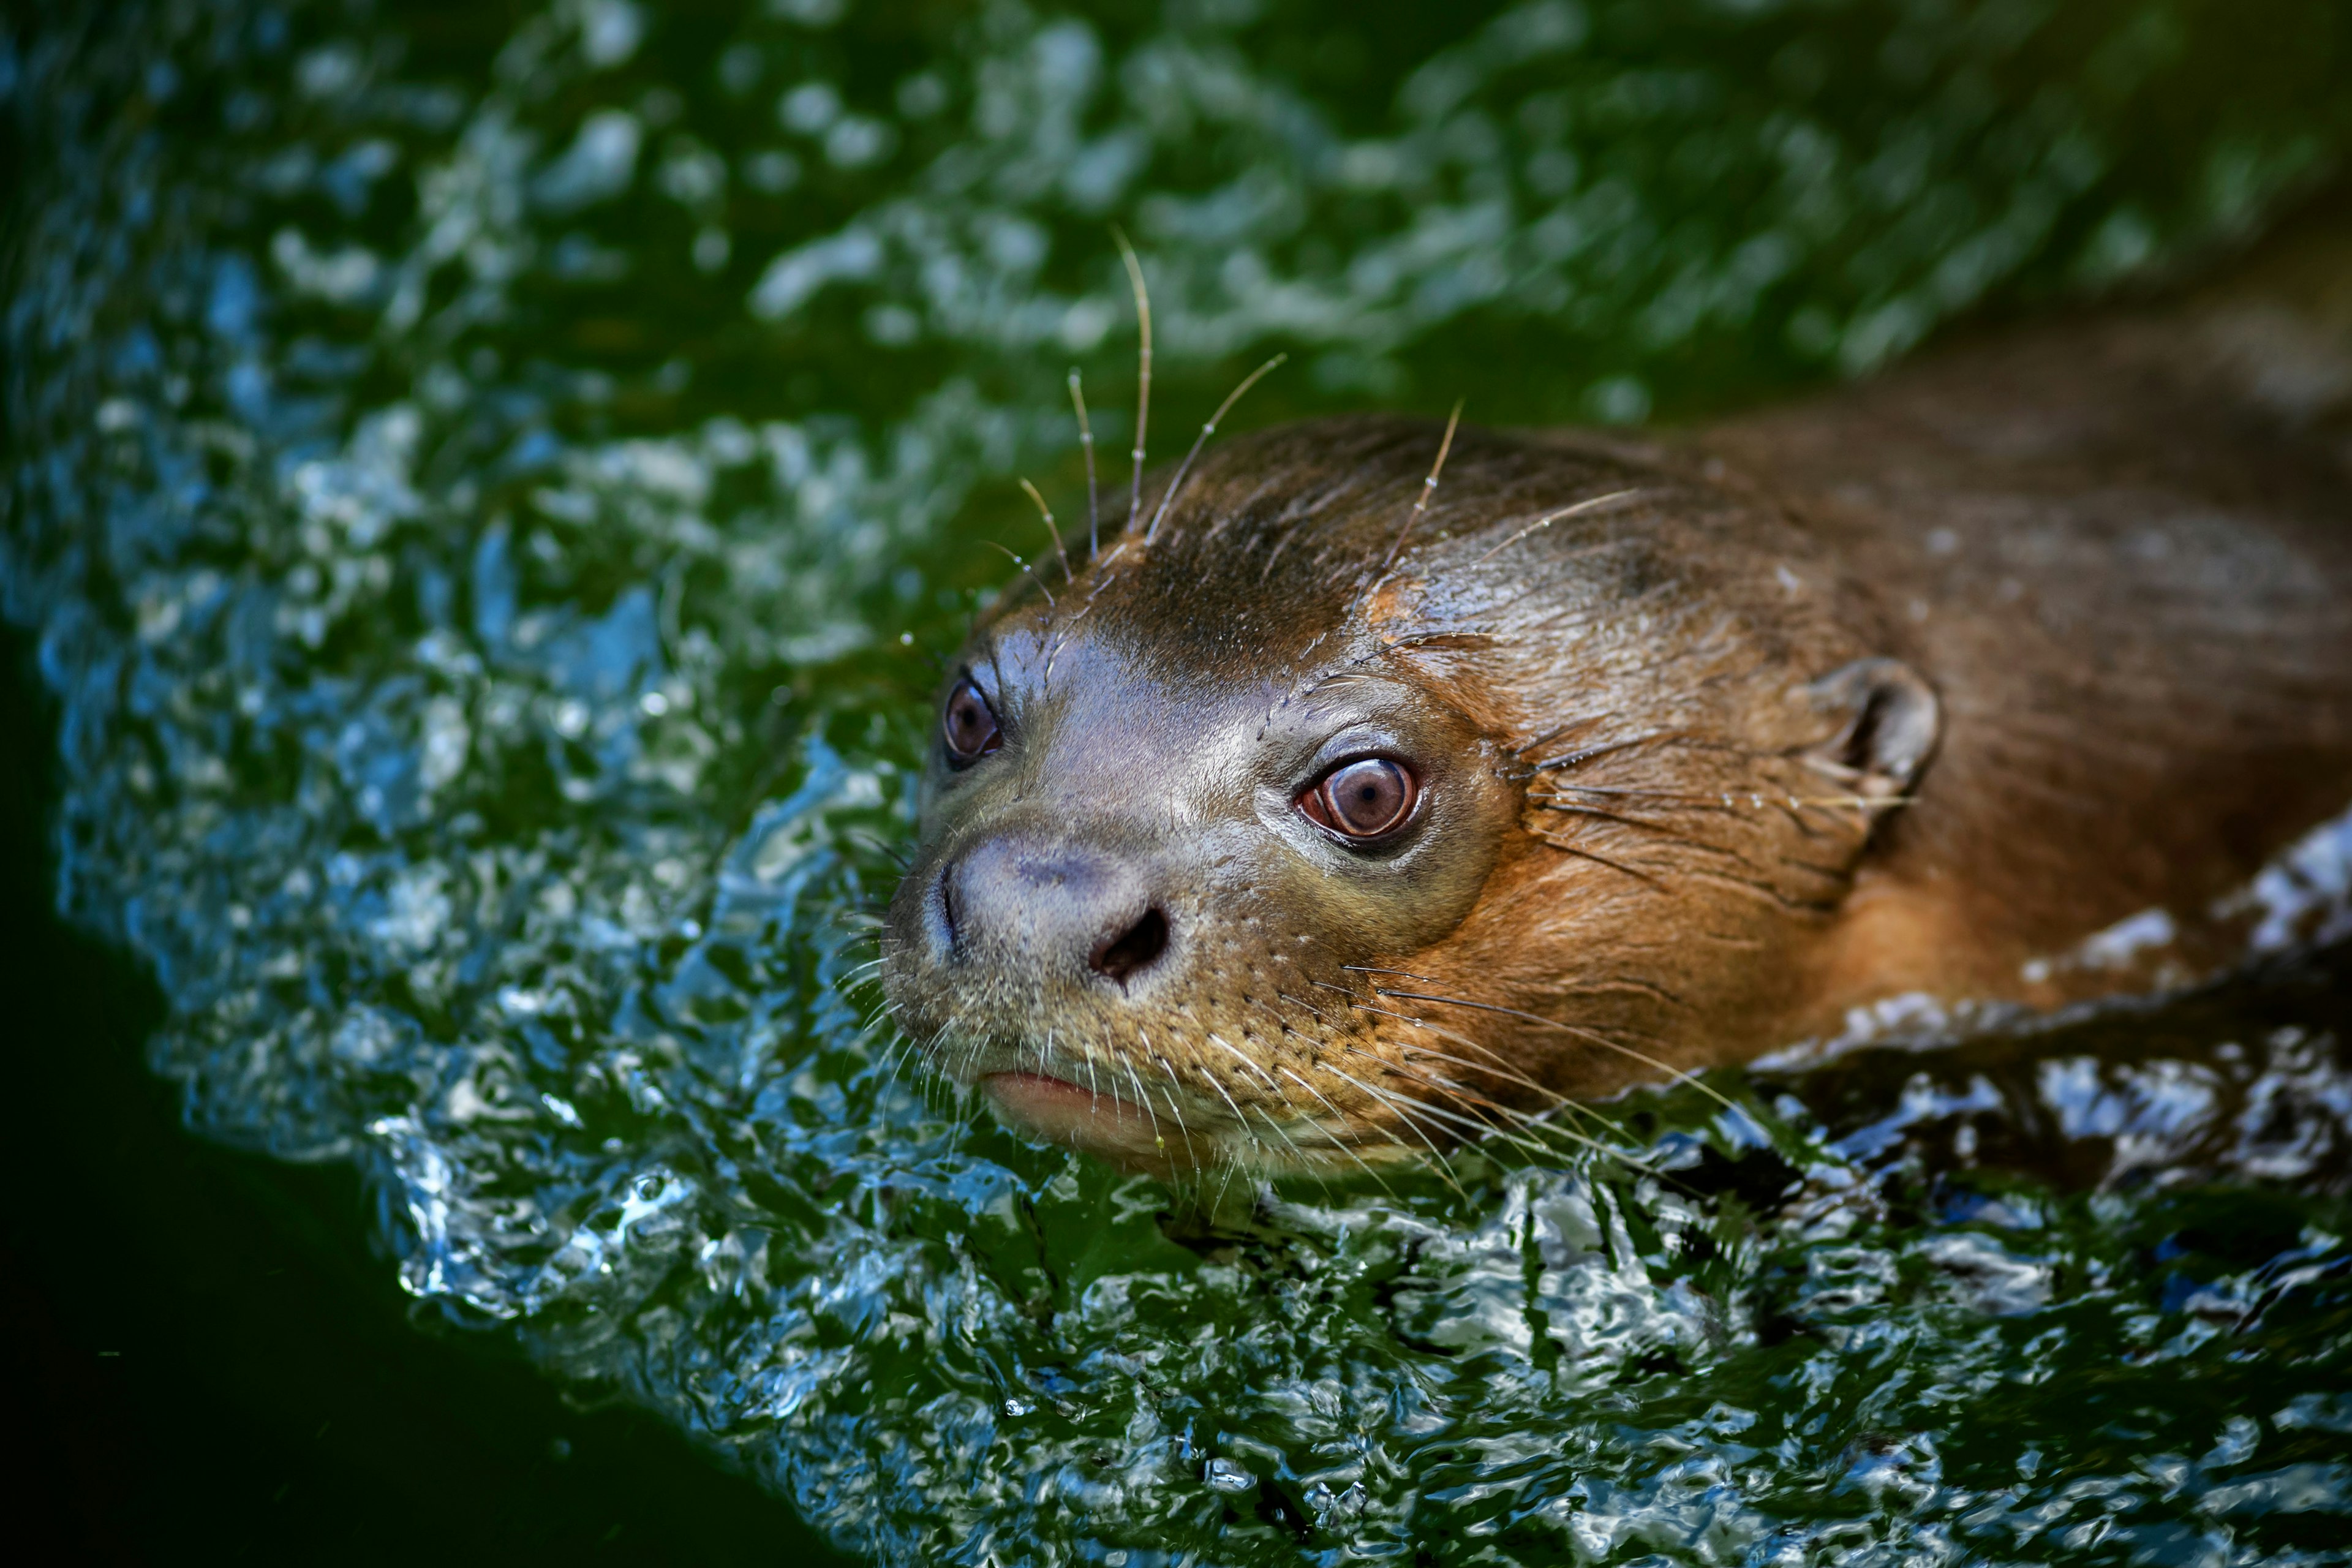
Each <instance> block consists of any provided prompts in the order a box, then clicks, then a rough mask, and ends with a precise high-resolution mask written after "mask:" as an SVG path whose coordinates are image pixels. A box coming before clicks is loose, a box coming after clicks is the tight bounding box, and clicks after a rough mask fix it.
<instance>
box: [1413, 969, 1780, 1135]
mask: <svg viewBox="0 0 2352 1568" xmlns="http://www.w3.org/2000/svg"><path fill="white" fill-rule="evenodd" d="M1381 995H1383V996H1395V997H1401V998H1402V999H1403V1000H1405V1001H1408V1002H1434V1003H1437V1004H1438V1005H1441V1006H1445V1007H1475V1008H1476V1009H1477V1010H1478V1011H1480V1012H1482V1013H1501V1014H1503V1015H1505V1016H1507V1017H1512V1018H1520V1019H1524V1020H1525V1021H1527V1022H1528V1023H1530V1024H1539V1025H1541V1026H1543V1027H1545V1028H1547V1029H1559V1030H1561V1031H1563V1032H1565V1033H1567V1034H1570V1035H1576V1036H1579V1037H1581V1038H1584V1039H1588V1040H1591V1041H1592V1042H1593V1043H1594V1044H1596V1045H1599V1046H1601V1047H1605V1048H1607V1049H1609V1050H1612V1051H1615V1052H1617V1053H1618V1054H1619V1055H1621V1056H1626V1057H1631V1058H1633V1060H1635V1061H1637V1062H1640V1063H1642V1064H1643V1066H1644V1067H1649V1068H1655V1069H1657V1070H1658V1071H1659V1072H1662V1073H1665V1074H1667V1075H1668V1076H1669V1077H1670V1078H1672V1079H1673V1080H1674V1081H1675V1082H1676V1083H1686V1084H1688V1085H1690V1087H1691V1088H1693V1089H1697V1090H1698V1091H1699V1092H1700V1093H1701V1094H1704V1095H1706V1097H1707V1098H1708V1099H1709V1100H1714V1101H1715V1102H1716V1103H1717V1104H1718V1105H1720V1106H1722V1107H1723V1108H1724V1109H1725V1110H1738V1109H1739V1108H1738V1106H1736V1105H1734V1104H1733V1103H1732V1102H1731V1101H1730V1100H1727V1099H1726V1098H1725V1097H1724V1096H1722V1095H1721V1094H1718V1093H1717V1092H1716V1090H1715V1089H1713V1088H1712V1087H1710V1086H1709V1085H1706V1084H1704V1083H1701V1082H1700V1081H1699V1080H1698V1079H1696V1078H1694V1077H1693V1076H1692V1075H1691V1074H1690V1073H1688V1072H1686V1071H1685V1070H1684V1069H1682V1068H1678V1067H1673V1066H1670V1065H1669V1064H1667V1063H1665V1062H1662V1061H1660V1060H1659V1059H1658V1058H1655V1057H1653V1056H1649V1055H1646V1054H1645V1053H1643V1052H1641V1051H1637V1050H1635V1049H1634V1048H1633V1047H1631V1046H1628V1045H1622V1044H1620V1043H1619V1042H1617V1041H1615V1040H1612V1039H1610V1038H1609V1037H1607V1036H1605V1035H1601V1034H1599V1033H1596V1032H1595V1031H1593V1030H1591V1029H1587V1028H1581V1027H1580V1026H1577V1025H1574V1024H1563V1023H1561V1022H1560V1021H1559V1019H1557V1018H1547V1017H1545V1016H1542V1015H1541V1014H1539V1013H1522V1012H1520V1011H1519V1010H1518V1009H1517V1007H1503V1006H1498V1005H1496V1004H1494V1003H1492V1002H1471V1001H1466V1000H1465V999H1464V998H1462V997H1459V996H1428V995H1422V994H1416V993H1414V992H1411V991H1382V992H1381Z"/></svg>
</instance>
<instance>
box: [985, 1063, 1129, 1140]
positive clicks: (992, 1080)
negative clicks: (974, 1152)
mask: <svg viewBox="0 0 2352 1568" xmlns="http://www.w3.org/2000/svg"><path fill="white" fill-rule="evenodd" d="M979 1088H980V1089H981V1091H982V1093H984V1094H986V1095H987V1096H988V1099H989V1103H990V1104H991V1105H992V1106H993V1107H995V1110H996V1114H997V1116H998V1117H999V1118H1000V1119H1001V1120H1003V1121H1005V1122H1008V1123H1010V1124H1011V1125H1012V1126H1013V1128H1015V1129H1016V1130H1018V1131H1023V1132H1025V1133H1028V1134H1029V1135H1030V1136H1031V1137H1034V1138H1045V1139H1050V1140H1052V1141H1053V1142H1056V1143H1066V1144H1068V1145H1070V1146H1071V1147H1073V1148H1077V1149H1085V1150H1087V1151H1089V1152H1094V1153H1097V1154H1103V1155H1108V1156H1110V1157H1112V1158H1114V1159H1118V1158H1121V1157H1124V1158H1126V1159H1128V1160H1134V1159H1137V1158H1139V1157H1142V1158H1148V1157H1150V1156H1151V1155H1152V1154H1153V1153H1154V1152H1156V1151H1157V1149H1158V1147H1159V1144H1160V1136H1159V1131H1158V1130H1157V1129H1156V1128H1155V1127H1154V1126H1153V1125H1152V1121H1151V1118H1150V1117H1149V1116H1146V1115H1145V1114H1144V1113H1143V1112H1142V1111H1141V1110H1138V1109H1136V1108H1135V1107H1134V1106H1132V1105H1129V1103H1128V1102H1127V1101H1125V1100H1121V1099H1119V1098H1118V1096H1117V1095H1114V1094H1098V1093H1097V1092H1096V1091H1095V1090H1093V1089H1087V1088H1086V1087H1084V1086H1083V1085H1080V1084H1075V1083H1072V1082H1070V1081H1069V1080H1068V1079H1058V1078H1050V1077H1048V1076H1046V1075H1045V1074H1044V1073H1034V1072H992V1073H989V1074H987V1075H986V1076H984V1077H982V1079H980V1082H979Z"/></svg>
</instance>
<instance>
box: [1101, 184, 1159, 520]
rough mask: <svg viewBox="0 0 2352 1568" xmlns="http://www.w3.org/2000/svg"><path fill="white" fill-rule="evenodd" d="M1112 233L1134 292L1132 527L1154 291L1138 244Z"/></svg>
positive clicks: (1139, 482)
mask: <svg viewBox="0 0 2352 1568" xmlns="http://www.w3.org/2000/svg"><path fill="white" fill-rule="evenodd" d="M1110 234H1111V237H1112V238H1113V239H1116V240H1117V241H1118V258H1119V259H1120V260H1121V261H1123V262H1125V263H1126V264H1127V281H1128V287H1129V289H1133V290H1134V293H1135V322H1136V331H1137V347H1136V371H1135V454H1134V455H1135V477H1134V479H1132V480H1131V481H1130V482H1129V486H1128V492H1127V525H1126V528H1125V529H1124V530H1122V531H1133V530H1134V528H1135V519H1136V516H1137V514H1138V513H1139V512H1141V511H1142V510H1143V447H1144V439H1143V437H1144V431H1145V429H1146V427H1147V426H1149V425H1150V420H1151V292H1150V289H1146V288H1145V287H1144V286H1143V263H1142V262H1140V261H1139V260H1137V259H1136V257H1135V247H1133V246H1131V245H1129V244H1128V242H1127V231H1126V230H1124V229H1122V228H1120V227H1119V226H1118V225H1117V224H1113V225H1111V230H1110Z"/></svg>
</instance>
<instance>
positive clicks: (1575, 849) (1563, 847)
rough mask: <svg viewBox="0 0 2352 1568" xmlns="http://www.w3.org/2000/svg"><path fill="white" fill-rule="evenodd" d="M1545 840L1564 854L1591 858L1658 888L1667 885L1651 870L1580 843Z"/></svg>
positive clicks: (1598, 863)
mask: <svg viewBox="0 0 2352 1568" xmlns="http://www.w3.org/2000/svg"><path fill="white" fill-rule="evenodd" d="M1544 842H1545V843H1546V844H1549V845H1550V846H1551V847H1553V848H1554V849H1557V850H1559V852H1560V853H1562V854H1563V855H1573V856H1575V857H1576V858H1578V859H1580V860H1591V861H1592V862H1593V863H1594V864H1596V865H1601V866H1606V867H1608V868H1610V869H1611V870H1612V871H1622V872H1624V873H1625V875H1627V876H1628V877H1631V878H1633V879H1634V880H1635V881H1637V882H1647V883H1649V884H1650V886H1652V887H1654V888H1658V889H1664V887H1665V883H1664V882H1663V881H1661V880H1659V879H1657V878H1655V877H1654V876H1652V875H1651V874H1650V873H1649V872H1647V871H1643V870H1637V869H1636V868H1633V867H1632V866H1628V865H1625V864H1623V863H1622V862H1620V861H1616V860H1612V859H1611V858H1609V857H1608V856H1606V855H1601V854H1596V853H1594V852H1593V851H1592V850H1590V849H1586V848H1583V847H1580V846H1579V845H1574V844H1561V843H1559V842H1558V841H1557V840H1554V839H1549V838H1547V839H1545V840H1544Z"/></svg>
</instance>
